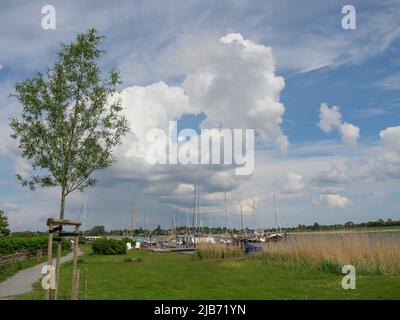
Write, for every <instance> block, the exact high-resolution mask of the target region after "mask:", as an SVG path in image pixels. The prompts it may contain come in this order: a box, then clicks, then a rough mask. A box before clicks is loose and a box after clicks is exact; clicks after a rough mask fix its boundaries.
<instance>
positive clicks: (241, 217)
mask: <svg viewBox="0 0 400 320" xmlns="http://www.w3.org/2000/svg"><path fill="white" fill-rule="evenodd" d="M240 224H241V226H242V233H243V231H244V229H243V207H242V205H240Z"/></svg>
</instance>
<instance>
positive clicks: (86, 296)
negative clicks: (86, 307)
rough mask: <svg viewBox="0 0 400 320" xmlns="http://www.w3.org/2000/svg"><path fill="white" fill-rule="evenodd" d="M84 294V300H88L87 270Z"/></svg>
mask: <svg viewBox="0 0 400 320" xmlns="http://www.w3.org/2000/svg"><path fill="white" fill-rule="evenodd" d="M83 289H84V292H83V299H84V300H87V299H88V272H87V270H85V283H84V288H83Z"/></svg>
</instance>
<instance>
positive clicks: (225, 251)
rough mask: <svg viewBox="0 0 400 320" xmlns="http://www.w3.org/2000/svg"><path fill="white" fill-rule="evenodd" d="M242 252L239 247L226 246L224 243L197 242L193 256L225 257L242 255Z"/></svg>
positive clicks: (200, 257)
mask: <svg viewBox="0 0 400 320" xmlns="http://www.w3.org/2000/svg"><path fill="white" fill-rule="evenodd" d="M243 255H244V252H243V250H242V249H241V248H240V247H237V246H227V245H224V244H204V243H201V244H198V245H197V248H196V252H195V257H196V258H198V259H225V258H233V257H240V256H243Z"/></svg>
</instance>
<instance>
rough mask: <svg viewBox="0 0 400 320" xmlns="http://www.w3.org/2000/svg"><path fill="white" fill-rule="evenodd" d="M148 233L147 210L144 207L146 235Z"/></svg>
mask: <svg viewBox="0 0 400 320" xmlns="http://www.w3.org/2000/svg"><path fill="white" fill-rule="evenodd" d="M146 234H147V211H146V209H144V235H145V236H146Z"/></svg>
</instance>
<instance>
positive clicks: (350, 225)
mask: <svg viewBox="0 0 400 320" xmlns="http://www.w3.org/2000/svg"><path fill="white" fill-rule="evenodd" d="M376 227H400V220H392V219H387V220H386V221H384V220H383V219H378V220H376V221H368V222H362V223H354V222H352V221H348V222H346V223H343V224H333V225H321V224H318V223H317V222H315V223H314V224H312V225H304V224H299V225H298V226H297V227H291V228H282V231H288V232H295V231H302V232H306V231H329V230H346V229H347V230H348V229H354V228H376ZM197 231H198V232H200V233H204V234H209V233H212V234H222V233H225V232H227V233H234V234H238V233H240V232H241V230H240V229H235V228H234V229H229V228H228V229H227V230H225V228H223V227H213V228H211V230H210V228H209V227H199V228H197ZM245 231H246V232H247V233H251V232H253V231H254V230H252V229H249V228H246V229H245ZM264 231H267V232H274V231H276V230H275V229H273V228H270V229H264ZM173 232H174V230H172V229H171V228H169V229H162V228H161V226H160V225H157V227H156V228H155V229H143V228H142V227H140V228H137V229H135V230H134V234H135V236H150V235H161V236H162V235H165V236H166V235H171V234H172V233H173ZM175 232H176V234H178V235H185V234H192V233H193V230H192V229H190V228H188V227H186V226H177V227H176V229H175ZM9 234H10V235H13V236H24V237H34V236H41V235H45V234H47V232H42V231H35V232H32V231H23V232H12V233H10V230H9V229H8V222H7V216H6V215H5V214H4V212H3V211H2V210H0V236H6V235H9ZM131 235H132V229H118V230H110V231H107V230H106V229H105V227H104V226H94V227H93V228H91V229H88V230H86V231H85V236H122V237H124V236H131Z"/></svg>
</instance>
